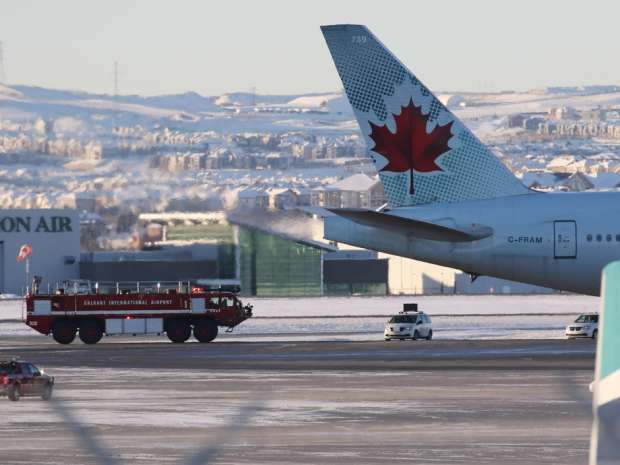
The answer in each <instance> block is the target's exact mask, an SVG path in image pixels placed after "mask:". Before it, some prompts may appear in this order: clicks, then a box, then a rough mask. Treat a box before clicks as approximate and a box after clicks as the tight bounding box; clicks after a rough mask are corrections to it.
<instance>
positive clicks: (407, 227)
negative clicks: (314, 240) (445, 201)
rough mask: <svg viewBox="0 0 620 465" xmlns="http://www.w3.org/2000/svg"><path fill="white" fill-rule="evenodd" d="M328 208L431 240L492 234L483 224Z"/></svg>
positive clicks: (368, 223)
mask: <svg viewBox="0 0 620 465" xmlns="http://www.w3.org/2000/svg"><path fill="white" fill-rule="evenodd" d="M328 210H329V211H330V212H332V213H334V214H336V215H338V216H341V217H343V218H346V219H348V220H351V221H353V222H355V223H358V224H361V225H364V226H371V227H373V228H379V229H385V230H388V231H393V232H398V233H401V234H406V235H409V236H413V237H417V238H419V239H429V240H432V241H442V242H472V241H477V240H479V239H484V238H485V237H489V236H490V235H492V234H493V229H492V228H490V227H488V226H483V225H472V226H471V227H470V228H466V229H462V228H453V227H448V226H442V225H440V224H435V223H430V222H428V221H421V220H416V219H413V218H405V217H402V216H396V215H392V214H389V213H380V212H376V211H373V210H364V209H358V208H328Z"/></svg>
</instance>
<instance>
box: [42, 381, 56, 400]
mask: <svg viewBox="0 0 620 465" xmlns="http://www.w3.org/2000/svg"><path fill="white" fill-rule="evenodd" d="M53 390H54V385H53V384H51V383H47V384H46V385H45V387H44V388H43V394H41V399H42V400H51V399H52V392H53Z"/></svg>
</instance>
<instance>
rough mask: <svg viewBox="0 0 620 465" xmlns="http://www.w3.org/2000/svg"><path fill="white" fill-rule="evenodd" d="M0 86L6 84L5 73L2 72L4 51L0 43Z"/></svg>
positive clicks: (0, 42)
mask: <svg viewBox="0 0 620 465" xmlns="http://www.w3.org/2000/svg"><path fill="white" fill-rule="evenodd" d="M0 84H6V72H5V71H4V49H3V48H2V41H0Z"/></svg>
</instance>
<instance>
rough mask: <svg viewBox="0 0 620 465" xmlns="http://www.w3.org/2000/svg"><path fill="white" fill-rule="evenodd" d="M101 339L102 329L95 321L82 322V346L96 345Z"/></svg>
mask: <svg viewBox="0 0 620 465" xmlns="http://www.w3.org/2000/svg"><path fill="white" fill-rule="evenodd" d="M102 337H103V328H102V327H101V325H100V324H99V322H97V321H84V322H83V323H81V324H80V340H81V341H82V342H83V343H84V344H97V343H98V342H99V341H100V340H101V338H102Z"/></svg>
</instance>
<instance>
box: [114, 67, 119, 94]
mask: <svg viewBox="0 0 620 465" xmlns="http://www.w3.org/2000/svg"><path fill="white" fill-rule="evenodd" d="M117 97H118V61H115V62H114V100H116V99H117Z"/></svg>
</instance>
